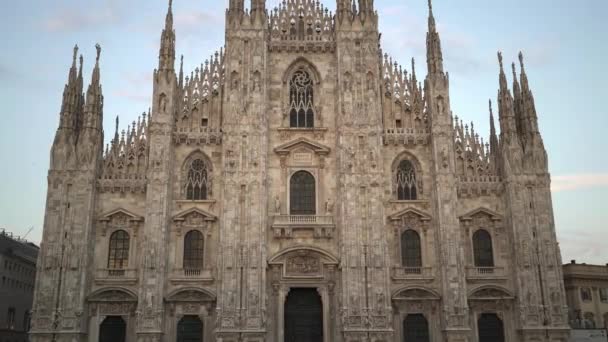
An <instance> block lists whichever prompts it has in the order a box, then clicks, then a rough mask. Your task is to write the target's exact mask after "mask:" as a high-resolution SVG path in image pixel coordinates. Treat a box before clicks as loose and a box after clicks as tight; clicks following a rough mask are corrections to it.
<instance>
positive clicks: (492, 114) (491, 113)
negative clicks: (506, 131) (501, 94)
mask: <svg viewBox="0 0 608 342" xmlns="http://www.w3.org/2000/svg"><path fill="white" fill-rule="evenodd" d="M489 102H490V116H491V117H493V116H494V113H493V110H492V99H490V101H489Z"/></svg>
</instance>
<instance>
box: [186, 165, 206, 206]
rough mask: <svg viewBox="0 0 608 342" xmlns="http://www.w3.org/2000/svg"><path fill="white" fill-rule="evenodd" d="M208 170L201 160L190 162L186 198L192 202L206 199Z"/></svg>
mask: <svg viewBox="0 0 608 342" xmlns="http://www.w3.org/2000/svg"><path fill="white" fill-rule="evenodd" d="M208 184H209V170H208V167H207V164H206V163H205V161H204V160H202V159H194V160H193V161H192V162H190V166H189V169H188V179H187V181H186V198H187V199H189V200H193V201H200V200H206V199H207V192H208Z"/></svg>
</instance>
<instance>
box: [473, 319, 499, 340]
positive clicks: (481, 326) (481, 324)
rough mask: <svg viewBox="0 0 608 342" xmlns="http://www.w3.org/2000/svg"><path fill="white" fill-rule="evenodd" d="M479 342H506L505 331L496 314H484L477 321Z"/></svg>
mask: <svg viewBox="0 0 608 342" xmlns="http://www.w3.org/2000/svg"><path fill="white" fill-rule="evenodd" d="M477 331H478V334H479V342H504V341H505V330H504V325H503V323H502V320H501V319H500V318H499V317H498V316H497V315H496V314H482V315H481V317H479V321H477Z"/></svg>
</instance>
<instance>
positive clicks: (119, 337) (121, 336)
mask: <svg viewBox="0 0 608 342" xmlns="http://www.w3.org/2000/svg"><path fill="white" fill-rule="evenodd" d="M126 336H127V323H125V321H124V320H123V319H122V317H120V316H108V317H106V319H104V320H103V322H102V323H101V326H100V328H99V342H125V340H126Z"/></svg>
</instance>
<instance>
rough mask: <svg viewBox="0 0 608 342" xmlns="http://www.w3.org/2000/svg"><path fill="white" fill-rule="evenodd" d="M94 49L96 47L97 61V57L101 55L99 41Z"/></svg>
mask: <svg viewBox="0 0 608 342" xmlns="http://www.w3.org/2000/svg"><path fill="white" fill-rule="evenodd" d="M95 49H97V60H96V61H97V62H99V57H100V56H101V45H99V43H97V44H95Z"/></svg>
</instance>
